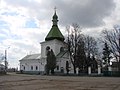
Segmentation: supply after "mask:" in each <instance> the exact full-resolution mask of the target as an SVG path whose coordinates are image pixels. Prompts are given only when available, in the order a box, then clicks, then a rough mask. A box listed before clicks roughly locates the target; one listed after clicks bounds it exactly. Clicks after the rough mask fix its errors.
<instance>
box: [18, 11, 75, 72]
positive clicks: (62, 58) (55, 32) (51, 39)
mask: <svg viewBox="0 0 120 90" xmlns="http://www.w3.org/2000/svg"><path fill="white" fill-rule="evenodd" d="M52 22H53V25H52V28H51V29H50V31H49V33H48V34H47V36H46V37H45V41H44V42H41V43H40V44H41V53H40V54H32V55H27V56H25V57H24V58H22V59H21V60H20V71H22V73H35V74H45V70H46V68H45V66H46V64H47V60H46V58H47V56H46V53H47V48H49V49H50V50H52V51H53V52H54V54H55V56H56V68H55V73H66V63H69V67H72V63H71V61H70V59H69V53H68V51H67V44H66V43H65V42H64V40H65V38H64V36H63V34H62V33H61V31H60V30H59V27H58V16H57V14H56V10H55V13H54V15H53V19H52ZM70 73H73V69H72V68H70Z"/></svg>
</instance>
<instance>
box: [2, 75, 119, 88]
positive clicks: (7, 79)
mask: <svg viewBox="0 0 120 90" xmlns="http://www.w3.org/2000/svg"><path fill="white" fill-rule="evenodd" d="M0 90H120V77H80V76H40V75H24V74H13V73H10V74H8V75H4V76H0Z"/></svg>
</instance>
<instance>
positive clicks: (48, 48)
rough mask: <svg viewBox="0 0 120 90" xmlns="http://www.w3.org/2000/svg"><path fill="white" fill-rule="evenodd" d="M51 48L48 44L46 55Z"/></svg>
mask: <svg viewBox="0 0 120 90" xmlns="http://www.w3.org/2000/svg"><path fill="white" fill-rule="evenodd" d="M49 50H50V47H49V46H47V47H46V55H47V53H48V51H49Z"/></svg>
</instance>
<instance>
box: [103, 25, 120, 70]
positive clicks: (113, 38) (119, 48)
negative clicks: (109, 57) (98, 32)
mask: <svg viewBox="0 0 120 90" xmlns="http://www.w3.org/2000/svg"><path fill="white" fill-rule="evenodd" d="M102 33H103V35H104V41H105V42H107V43H108V45H109V47H110V49H111V51H112V53H113V55H114V57H115V58H116V61H117V62H119V63H118V67H119V70H120V66H119V64H120V28H118V27H114V28H113V29H112V30H103V32H102Z"/></svg>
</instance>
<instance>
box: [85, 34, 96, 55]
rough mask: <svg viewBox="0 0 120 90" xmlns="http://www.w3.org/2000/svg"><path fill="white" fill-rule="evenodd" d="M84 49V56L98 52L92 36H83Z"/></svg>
mask: <svg viewBox="0 0 120 90" xmlns="http://www.w3.org/2000/svg"><path fill="white" fill-rule="evenodd" d="M85 51H86V56H87V57H89V56H91V55H92V56H95V55H97V52H98V47H97V41H96V40H95V38H94V37H91V36H88V35H86V36H85Z"/></svg>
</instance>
